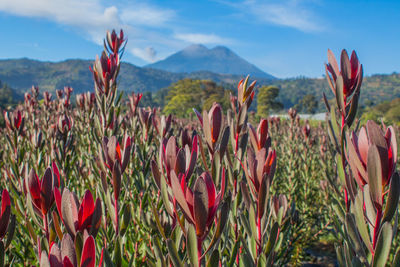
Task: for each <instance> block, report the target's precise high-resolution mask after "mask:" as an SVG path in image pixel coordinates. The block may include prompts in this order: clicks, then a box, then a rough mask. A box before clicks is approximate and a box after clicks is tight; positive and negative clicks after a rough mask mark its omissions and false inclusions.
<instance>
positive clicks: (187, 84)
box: [159, 79, 230, 117]
mask: <svg viewBox="0 0 400 267" xmlns="http://www.w3.org/2000/svg"><path fill="white" fill-rule="evenodd" d="M162 91H163V92H164V93H165V92H167V94H166V96H165V106H164V109H163V110H164V112H165V113H166V114H174V115H176V116H178V117H187V116H188V115H189V114H191V113H192V112H193V108H195V109H197V110H199V111H202V110H203V109H205V110H208V109H210V108H211V106H212V104H213V103H214V102H219V103H220V104H221V105H222V108H223V109H224V110H226V109H227V108H228V107H229V104H230V102H229V92H230V91H229V90H225V89H224V87H222V86H220V85H217V84H216V83H215V82H213V81H208V80H192V79H183V80H180V81H178V82H176V83H173V84H172V85H170V86H169V87H168V88H166V89H165V90H164V89H163V90H162ZM159 96H161V94H159Z"/></svg>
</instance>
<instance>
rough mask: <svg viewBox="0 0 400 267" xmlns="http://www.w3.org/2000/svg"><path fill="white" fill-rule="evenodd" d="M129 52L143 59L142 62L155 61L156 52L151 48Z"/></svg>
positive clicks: (133, 49) (134, 49)
mask: <svg viewBox="0 0 400 267" xmlns="http://www.w3.org/2000/svg"><path fill="white" fill-rule="evenodd" d="M130 51H131V53H132V54H133V55H135V56H137V57H138V58H140V59H143V60H144V61H147V62H155V61H156V60H157V58H156V56H157V51H156V50H155V49H154V48H153V47H146V48H144V49H141V48H132V49H131V50H130Z"/></svg>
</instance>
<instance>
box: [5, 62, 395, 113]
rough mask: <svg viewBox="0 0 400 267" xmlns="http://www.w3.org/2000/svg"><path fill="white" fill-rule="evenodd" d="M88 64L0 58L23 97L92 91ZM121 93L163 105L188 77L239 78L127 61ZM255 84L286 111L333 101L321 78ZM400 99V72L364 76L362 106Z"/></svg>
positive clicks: (230, 81) (229, 85) (226, 82)
mask: <svg viewBox="0 0 400 267" xmlns="http://www.w3.org/2000/svg"><path fill="white" fill-rule="evenodd" d="M92 63H93V61H91V60H79V59H74V60H66V61H62V62H56V63H53V62H40V61H35V60H30V59H26V58H24V59H10V60H0V80H2V81H3V82H6V83H7V84H9V86H11V87H12V88H13V89H15V90H16V91H17V92H18V93H20V94H21V95H22V93H23V92H25V91H26V90H27V89H29V88H30V87H31V86H32V85H33V84H35V85H37V86H39V87H40V88H41V89H42V90H47V91H49V92H52V93H54V92H55V90H56V89H62V88H63V87H64V86H65V85H68V86H71V87H73V88H74V90H75V92H76V93H83V92H86V91H88V90H92V88H93V81H92V77H91V75H90V72H88V71H87V70H88V68H89V66H90V65H91V64H92ZM121 66H122V67H121V73H120V77H121V79H120V84H119V90H120V91H125V92H127V94H129V92H131V91H135V92H146V91H148V92H151V93H152V94H153V95H152V96H153V98H154V105H151V106H159V107H161V108H163V107H164V97H165V96H166V95H167V94H166V93H164V94H159V93H160V91H162V89H163V88H164V89H166V88H168V87H169V86H170V85H171V84H173V83H176V82H178V81H179V80H182V79H185V78H190V79H193V80H212V81H214V82H215V83H217V84H220V85H222V86H223V87H224V88H226V89H234V88H235V84H236V82H237V81H238V80H240V79H241V78H242V77H241V76H240V75H229V74H216V73H212V72H207V71H199V72H192V73H172V72H167V71H162V70H156V69H151V68H140V67H137V66H134V65H132V64H129V63H125V62H123V63H121ZM257 84H258V85H259V86H270V85H272V86H277V87H279V88H280V93H279V96H278V98H277V101H278V102H281V103H282V104H283V106H284V108H286V109H288V108H290V107H293V106H295V105H296V104H298V103H299V102H300V101H301V100H302V99H303V98H304V97H305V96H306V95H314V96H315V99H316V100H317V101H318V107H317V109H316V112H324V110H325V107H324V105H323V103H322V101H321V100H322V94H323V93H325V94H326V95H327V96H328V97H333V95H332V94H331V93H330V90H329V88H328V86H327V84H326V82H325V79H324V78H306V77H296V78H289V79H274V80H271V79H263V78H259V79H257ZM397 97H400V74H399V73H392V74H377V75H371V76H368V77H365V78H364V81H363V94H362V95H361V97H360V107H363V106H368V105H369V102H370V101H372V102H373V103H375V104H380V103H382V102H383V101H391V100H393V98H397Z"/></svg>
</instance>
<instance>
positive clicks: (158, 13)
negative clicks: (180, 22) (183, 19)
mask: <svg viewBox="0 0 400 267" xmlns="http://www.w3.org/2000/svg"><path fill="white" fill-rule="evenodd" d="M121 12H122V13H121V19H122V20H123V21H124V22H126V23H130V24H133V25H144V26H163V25H164V24H165V23H167V22H168V21H169V20H170V19H172V18H173V17H174V16H175V12H174V11H173V10H170V9H160V8H158V7H153V6H147V5H144V4H138V5H135V8H130V9H126V8H124V9H123V10H122V11H121Z"/></svg>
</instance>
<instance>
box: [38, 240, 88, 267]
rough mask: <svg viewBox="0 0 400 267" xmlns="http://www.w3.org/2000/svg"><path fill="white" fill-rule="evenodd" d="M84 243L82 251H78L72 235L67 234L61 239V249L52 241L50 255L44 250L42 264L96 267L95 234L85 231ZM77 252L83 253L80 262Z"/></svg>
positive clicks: (66, 266)
mask: <svg viewBox="0 0 400 267" xmlns="http://www.w3.org/2000/svg"><path fill="white" fill-rule="evenodd" d="M82 245H83V246H82V247H81V249H82V251H78V250H77V249H76V247H75V244H74V241H73V239H72V238H71V236H70V235H69V234H65V235H64V237H63V239H62V241H61V249H60V247H59V246H58V245H57V244H55V243H52V244H51V246H50V253H49V255H47V253H46V251H42V254H41V256H40V266H50V267H76V266H80V267H94V266H95V264H96V247H95V241H94V238H93V236H91V235H88V234H87V233H85V234H84V241H83V244H82ZM77 253H81V254H80V262H78V255H77Z"/></svg>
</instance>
